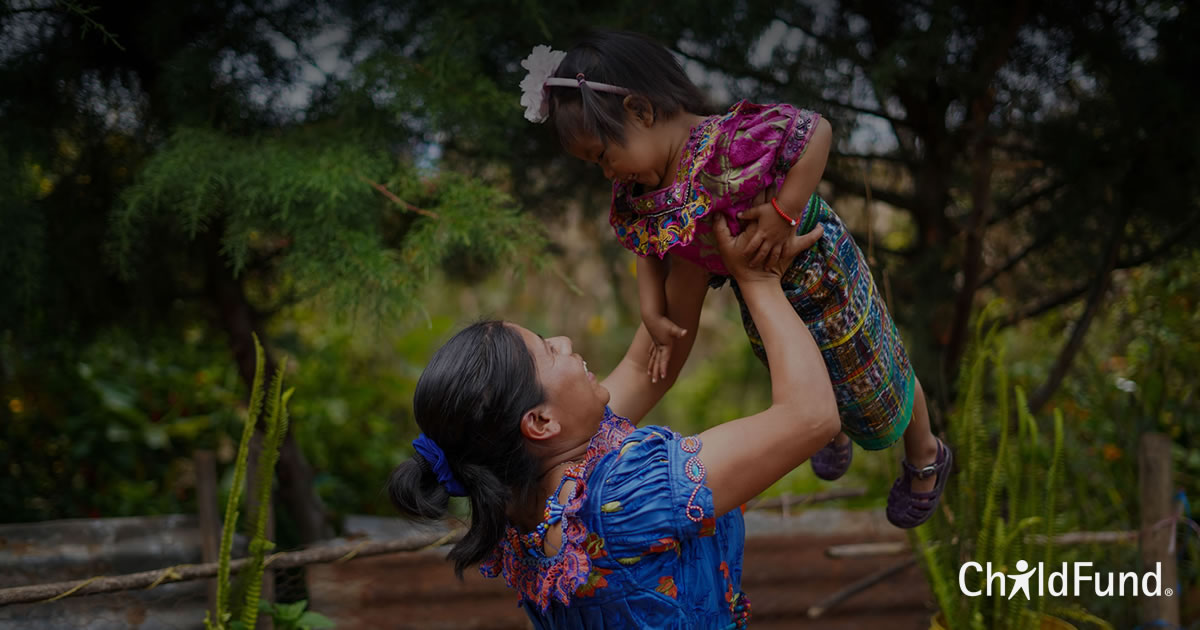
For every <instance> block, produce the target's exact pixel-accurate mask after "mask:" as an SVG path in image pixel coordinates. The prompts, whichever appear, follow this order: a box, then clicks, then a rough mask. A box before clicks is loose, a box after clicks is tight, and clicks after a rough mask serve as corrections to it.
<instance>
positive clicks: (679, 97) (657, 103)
mask: <svg viewBox="0 0 1200 630" xmlns="http://www.w3.org/2000/svg"><path fill="white" fill-rule="evenodd" d="M579 73H583V75H584V78H585V79H587V80H588V81H596V82H598V83H607V84H609V85H616V86H619V87H623V88H626V89H628V90H629V91H630V92H632V93H633V95H634V96H636V97H640V98H641V99H645V101H646V103H647V104H648V105H649V107H650V108H651V109H652V113H653V114H654V115H655V116H656V117H657V118H659V119H669V118H671V117H673V116H675V115H676V114H679V113H681V112H689V113H692V114H708V113H711V112H710V106H709V104H708V99H707V98H705V96H704V93H703V92H701V91H700V88H698V87H696V84H694V83H692V81H691V79H689V78H688V77H687V74H686V73H685V72H684V71H683V67H682V66H680V65H679V62H678V61H676V60H675V57H674V56H673V55H671V52H670V51H669V50H667V49H666V48H665V47H663V45H662V44H659V43H658V42H656V41H654V40H652V39H650V38H648V37H646V36H644V35H639V34H637V33H629V32H624V31H594V32H592V33H590V34H588V35H587V36H586V37H584V38H583V39H582V40H581V41H580V42H579V43H578V44H576V45H575V47H574V48H571V50H570V51H568V52H567V56H566V57H564V58H563V60H562V63H560V64H559V65H558V70H556V71H555V72H554V76H556V77H561V78H568V79H574V78H575V77H576V75H578V74H579ZM624 101H625V97H624V96H622V95H620V94H612V93H609V92H597V91H596V90H593V89H591V88H589V87H587V86H586V85H584V86H582V87H578V88H576V87H551V88H550V117H551V118H553V119H554V127H555V129H556V130H557V132H558V139H559V141H560V142H562V144H563V146H564V147H569V146H571V145H572V144H573V143H574V142H575V141H576V140H578V139H579V138H580V137H581V136H584V135H594V136H596V137H597V138H599V139H600V140H601V141H602V142H607V141H609V140H612V141H615V142H617V143H618V144H620V143H622V142H624V140H625V105H624Z"/></svg>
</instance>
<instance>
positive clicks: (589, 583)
mask: <svg viewBox="0 0 1200 630" xmlns="http://www.w3.org/2000/svg"><path fill="white" fill-rule="evenodd" d="M610 573H612V569H605V568H604V567H592V571H591V573H588V577H587V580H586V581H585V582H584V583H583V585H582V586H580V587H579V588H578V589H576V590H575V595H577V596H579V597H594V596H595V595H596V591H597V590H599V589H602V588H604V587H606V586H608V580H607V579H605V577H604V576H606V575H609V574H610Z"/></svg>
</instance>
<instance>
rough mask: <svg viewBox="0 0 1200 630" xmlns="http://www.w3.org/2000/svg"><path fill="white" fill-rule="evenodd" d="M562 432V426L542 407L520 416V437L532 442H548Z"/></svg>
mask: <svg viewBox="0 0 1200 630" xmlns="http://www.w3.org/2000/svg"><path fill="white" fill-rule="evenodd" d="M561 432H562V425H561V424H559V423H558V421H557V420H555V419H554V418H552V417H550V416H549V414H547V413H546V410H545V409H544V408H543V407H540V406H539V407H534V408H533V409H530V410H529V411H526V412H525V415H523V416H521V435H523V436H525V437H526V438H527V439H529V440H533V441H534V442H540V441H542V440H548V439H550V438H552V437H555V436H557V435H558V434H559V433H561Z"/></svg>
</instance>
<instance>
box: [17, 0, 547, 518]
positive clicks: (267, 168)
mask: <svg viewBox="0 0 1200 630" xmlns="http://www.w3.org/2000/svg"><path fill="white" fill-rule="evenodd" d="M330 11H332V7H331V6H330V5H327V4H326V5H319V4H310V3H273V2H256V1H253V0H252V1H250V2H237V1H229V2H218V3H210V2H197V3H191V4H175V5H171V6H169V7H168V6H166V5H161V4H155V3H145V2H130V3H125V2H122V3H106V4H103V5H97V6H86V7H85V6H82V5H78V4H75V3H66V2H63V3H42V4H31V5H29V6H22V7H14V6H12V5H11V4H6V10H5V12H4V13H3V14H0V32H2V33H4V37H5V41H7V42H10V43H9V45H7V46H6V47H5V49H4V50H3V60H4V69H3V71H2V72H0V84H2V85H4V86H5V87H4V89H3V91H2V94H3V97H2V100H0V112H3V115H4V119H5V122H6V126H5V128H4V130H3V136H4V140H5V143H4V146H5V148H6V152H5V154H4V156H3V159H4V160H5V161H6V165H8V166H13V167H14V168H12V169H6V173H8V174H9V179H7V180H6V185H5V186H4V187H3V190H2V191H0V192H3V193H4V195H5V197H4V208H5V215H6V216H5V223H6V225H8V226H11V228H12V229H11V230H6V234H5V237H4V242H3V247H2V248H0V259H2V260H4V261H5V262H6V263H11V265H12V266H11V267H6V268H11V269H12V270H13V274H14V276H15V279H16V280H17V282H16V283H15V284H16V290H15V291H14V292H12V293H10V294H8V295H7V296H5V299H4V302H3V303H0V309H2V310H0V315H2V320H3V322H4V324H3V326H4V328H5V329H6V330H8V331H11V333H12V334H13V336H14V338H15V339H16V343H17V344H18V346H19V352H20V353H22V354H23V355H28V356H33V357H36V360H35V361H34V362H33V363H38V362H40V363H38V364H40V365H50V364H53V363H60V364H61V362H62V361H64V360H65V361H70V359H71V355H72V352H73V351H74V350H75V349H77V348H78V347H80V346H81V345H82V344H84V343H86V342H87V340H89V339H91V338H92V337H93V335H94V334H95V333H96V332H97V331H99V330H102V329H103V328H105V327H109V326H116V327H126V328H132V329H137V328H138V327H141V326H146V325H150V326H164V325H165V326H179V325H185V324H191V323H194V322H195V321H199V322H202V323H203V324H204V325H207V326H211V327H213V328H215V329H217V330H221V331H223V333H224V335H225V336H226V338H227V339H228V344H229V347H230V349H231V350H232V352H233V355H234V357H235V358H236V361H237V364H238V367H239V371H240V373H241V376H242V378H243V380H244V382H245V383H246V384H249V383H250V381H251V379H252V377H253V374H254V353H253V344H252V341H251V340H252V337H253V335H254V334H257V335H258V336H259V337H260V338H262V339H264V340H265V339H267V338H268V336H267V335H266V334H265V333H266V330H265V329H266V324H267V322H268V321H269V320H270V318H271V317H272V316H273V315H274V314H275V313H276V312H278V310H279V309H281V308H283V307H285V306H287V305H288V304H291V303H294V302H295V301H297V300H303V299H306V298H309V297H312V296H315V295H322V296H326V297H330V298H332V299H334V300H337V302H338V303H340V304H343V305H344V306H346V307H347V308H360V309H363V308H365V309H369V310H370V311H371V312H374V313H378V314H379V315H381V316H388V315H391V314H394V313H396V312H401V311H405V310H409V309H412V308H414V307H416V306H417V305H416V304H415V301H414V299H415V298H414V292H415V290H416V289H417V288H418V287H420V286H421V285H422V284H423V283H424V282H426V281H427V280H428V279H429V277H430V275H431V271H432V270H433V269H436V268H438V267H440V266H442V265H443V264H444V263H445V262H446V261H447V260H456V261H457V260H466V261H468V262H469V263H470V264H475V265H491V264H495V263H496V262H497V261H513V262H518V261H521V260H533V259H536V258H537V257H538V255H539V252H540V251H541V248H542V239H541V236H540V232H539V231H538V230H537V229H536V227H535V226H534V225H532V224H531V223H530V222H529V221H527V220H525V219H523V218H522V217H521V216H520V215H518V214H517V212H516V207H515V205H514V204H513V203H512V201H511V200H510V199H509V197H508V196H507V195H505V194H504V193H502V192H500V191H499V190H497V189H496V188H494V187H491V186H489V185H487V184H486V183H484V182H482V181H480V180H479V179H478V178H471V177H466V176H462V175H457V174H455V173H453V172H449V171H440V170H436V169H434V170H429V169H426V170H425V171H423V170H422V169H421V168H420V167H419V166H418V165H417V161H418V158H419V156H420V153H421V152H422V151H424V150H425V149H426V148H427V147H426V146H424V145H423V144H422V143H421V142H420V139H419V138H417V137H416V136H415V135H414V134H412V133H406V132H405V129H404V127H403V126H402V125H395V124H389V123H388V116H387V115H386V113H384V112H371V111H366V112H364V111H363V110H361V109H359V110H356V106H358V105H360V104H361V103H359V102H356V101H354V100H353V99H352V98H350V96H353V94H352V93H350V92H347V95H348V96H347V97H345V98H331V99H325V100H322V99H317V100H316V106H314V107H309V106H308V104H307V103H304V102H301V103H299V104H298V105H297V104H293V105H289V104H288V102H289V101H288V93H289V90H291V89H295V88H296V86H297V85H299V84H300V83H301V78H300V77H301V70H302V66H303V64H305V63H308V62H309V59H308V58H307V57H306V56H305V55H304V54H299V55H291V56H289V55H287V54H285V52H286V46H285V45H284V44H282V43H281V42H289V41H290V42H303V41H305V40H306V39H308V38H311V37H312V36H313V35H314V34H315V33H317V32H318V30H319V29H320V28H321V27H322V24H323V21H324V19H325V18H327V17H329V15H331V13H330ZM51 78H52V79H53V80H50V79H51ZM328 80H329V81H330V84H331V85H332V82H333V81H334V78H332V77H329V78H328ZM317 87H320V86H317ZM384 128H386V130H385V129H384ZM381 132H382V133H381ZM179 304H182V305H184V308H182V309H179V308H178V307H177V305H179ZM180 310H182V311H183V312H184V314H183V315H179V311H180ZM181 319H182V320H184V322H183V323H181ZM26 363H27V364H29V363H30V362H28V361H27V362H26ZM268 369H272V370H273V369H274V365H273V364H271V363H270V362H268ZM279 474H280V492H281V495H282V497H283V499H284V502H285V505H287V506H288V507H289V511H290V514H291V517H292V520H293V521H294V524H295V526H296V527H297V529H298V531H299V536H300V538H301V539H302V540H303V541H312V540H317V539H319V538H322V537H325V536H327V535H328V534H329V533H330V532H331V531H332V530H331V528H330V524H329V523H327V522H326V519H325V518H324V515H323V510H322V508H321V506H320V502H319V500H318V499H317V498H316V496H315V495H314V494H313V490H312V478H311V475H312V473H311V470H310V469H309V467H308V465H307V463H306V462H305V460H304V458H303V455H302V454H301V452H300V450H299V448H298V447H297V445H296V444H295V441H294V440H293V439H291V436H290V435H289V436H288V438H287V439H285V441H284V443H283V445H282V449H281V453H280V466H279Z"/></svg>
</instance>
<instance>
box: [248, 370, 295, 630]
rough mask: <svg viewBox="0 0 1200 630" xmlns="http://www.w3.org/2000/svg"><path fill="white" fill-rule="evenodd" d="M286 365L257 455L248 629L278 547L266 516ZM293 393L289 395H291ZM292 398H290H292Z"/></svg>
mask: <svg viewBox="0 0 1200 630" xmlns="http://www.w3.org/2000/svg"><path fill="white" fill-rule="evenodd" d="M284 367H285V366H284V365H280V366H279V367H278V368H276V370H275V376H274V377H272V379H271V389H270V392H269V394H268V397H267V417H266V433H265V434H264V435H263V439H262V442H261V443H262V448H261V449H260V450H259V454H258V476H257V478H256V480H255V485H256V487H255V488H254V489H253V490H252V492H254V493H255V496H256V498H257V501H258V503H257V506H258V507H257V511H256V513H255V515H254V516H255V523H254V531H253V538H251V540H250V557H251V560H250V562H249V564H248V566H247V567H246V571H245V574H244V579H245V581H246V598H245V600H244V601H243V603H242V625H243V627H244V628H245V630H254V626H255V624H256V623H257V621H258V602H259V600H260V599H261V597H262V576H263V568H264V561H265V558H266V553H267V552H268V551H270V550H271V549H273V548H274V547H275V544H274V543H273V542H271V541H269V540H267V535H266V532H267V517H268V516H270V512H271V486H272V482H273V481H274V476H275V463H276V461H278V459H279V445H280V443H282V441H283V439H282V437H281V435H280V430H279V429H280V424H281V423H280V415H281V414H283V413H285V412H284V411H283V406H284V404H286V402H287V399H286V398H284V397H283V396H282V394H281V393H280V392H281V390H282V389H283V372H284ZM289 393H290V392H289ZM289 398H290V396H289Z"/></svg>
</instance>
